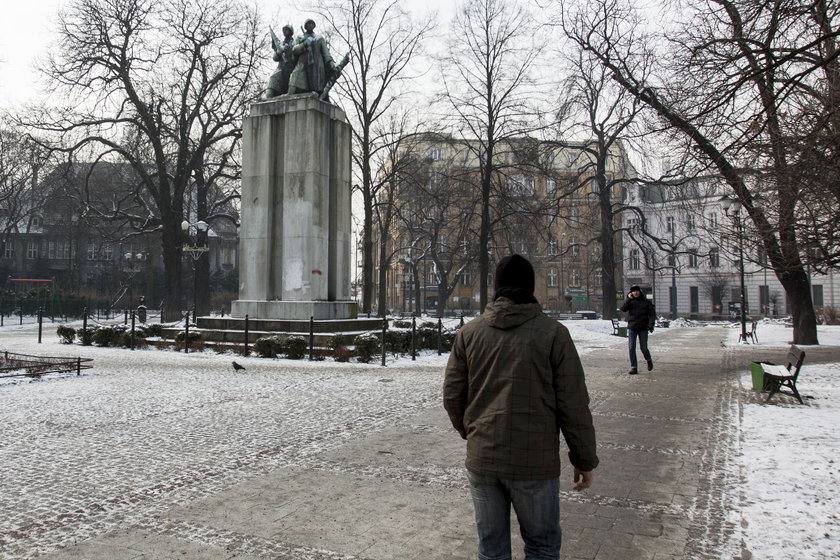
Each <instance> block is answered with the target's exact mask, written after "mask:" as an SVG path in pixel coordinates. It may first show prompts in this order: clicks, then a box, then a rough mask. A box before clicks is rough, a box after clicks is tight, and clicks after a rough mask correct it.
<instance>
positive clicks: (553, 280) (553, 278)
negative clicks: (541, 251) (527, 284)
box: [546, 268, 559, 288]
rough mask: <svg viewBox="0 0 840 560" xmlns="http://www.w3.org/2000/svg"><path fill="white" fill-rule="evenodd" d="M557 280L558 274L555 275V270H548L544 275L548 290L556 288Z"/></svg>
mask: <svg viewBox="0 0 840 560" xmlns="http://www.w3.org/2000/svg"><path fill="white" fill-rule="evenodd" d="M558 278H559V274H557V269H556V268H549V269H548V272H547V273H546V282H547V284H548V287H549V288H556V287H557V279H558Z"/></svg>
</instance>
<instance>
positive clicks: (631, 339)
mask: <svg viewBox="0 0 840 560" xmlns="http://www.w3.org/2000/svg"><path fill="white" fill-rule="evenodd" d="M636 337H638V338H639V348H640V349H641V351H642V356H644V357H645V360H648V361H650V350H648V347H647V339H648V332H647V331H634V330H633V329H627V347H628V348H630V367H632V368H637V367H638V365H639V362H638V361H637V360H636Z"/></svg>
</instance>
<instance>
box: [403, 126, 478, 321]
mask: <svg viewBox="0 0 840 560" xmlns="http://www.w3.org/2000/svg"><path fill="white" fill-rule="evenodd" d="M425 136H427V135H424V137H425ZM413 153H414V156H415V157H414V161H415V165H414V166H412V167H408V166H406V170H405V172H404V173H403V174H402V175H401V176H400V179H401V196H400V198H401V199H402V201H403V204H402V206H401V207H400V214H399V217H400V222H401V223H400V229H401V230H402V231H403V232H405V233H406V234H408V235H406V236H405V238H406V241H407V243H406V247H404V248H403V251H404V252H405V253H407V254H408V255H409V258H408V259H405V260H406V263H407V264H409V265H411V266H413V267H414V276H415V277H417V275H418V274H417V273H418V272H419V270H417V264H418V263H419V262H421V261H426V262H428V263H431V265H432V269H433V272H434V278H435V287H436V289H437V316H438V317H442V316H443V314H444V312H445V310H446V307H447V302H448V300H449V298H450V296H451V295H452V293H453V291H454V290H455V288H456V287H457V285H458V282H459V281H460V279H461V278H462V277H463V276H462V274H463V273H464V272H465V271H466V270H468V269H469V266H470V265H471V264H472V263H474V262H475V258H476V246H475V244H474V243H472V240H473V239H474V238H475V229H474V226H475V224H476V222H477V220H476V219H475V218H476V215H477V210H478V200H477V197H476V191H475V189H473V188H472V185H471V184H470V182H469V180H468V178H469V177H470V175H471V174H472V170H471V169H465V168H463V167H459V166H457V165H454V164H453V162H452V161H446V162H444V163H443V165H440V162H437V163H436V164H435V165H431V163H432V162H431V161H429V160H428V159H427V158H422V159H421V158H417V157H416V155H417V152H416V151H415V152H413ZM456 157H457V156H456ZM409 261H411V262H409ZM479 281H481V282H482V283H483V279H479ZM415 299H419V298H415ZM418 311H419V309H418Z"/></svg>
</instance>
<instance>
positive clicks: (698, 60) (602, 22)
mask: <svg viewBox="0 0 840 560" xmlns="http://www.w3.org/2000/svg"><path fill="white" fill-rule="evenodd" d="M681 14H682V18H683V23H682V24H679V25H676V26H675V28H674V29H668V28H667V26H662V29H663V36H650V35H647V36H646V35H643V34H642V33H641V32H640V30H639V29H640V28H639V26H638V24H637V23H636V22H637V21H638V20H637V18H636V16H635V14H634V12H633V11H632V10H630V9H628V8H627V7H626V5H625V4H624V3H623V2H621V1H619V0H599V1H598V2H596V3H595V4H594V5H593V4H592V3H589V4H588V5H587V10H579V11H577V12H576V13H575V17H576V18H578V19H577V20H576V21H575V22H574V24H573V25H572V22H570V21H569V20H568V19H567V20H566V21H565V22H564V23H565V24H566V28H567V29H576V30H577V31H576V32H573V33H572V34H571V35H572V37H573V38H574V40H575V41H576V42H577V43H578V44H579V45H580V46H581V47H582V48H584V49H585V50H587V51H588V52H590V53H592V54H593V55H595V56H596V57H597V58H598V60H599V61H600V63H601V64H602V65H603V66H604V67H605V68H607V69H608V70H609V71H610V72H611V73H612V77H613V79H614V80H615V81H616V82H617V83H619V84H620V85H621V86H622V87H623V88H625V89H626V90H627V91H628V92H630V93H631V94H632V95H633V96H635V97H636V98H637V99H639V100H640V101H642V102H643V103H645V104H646V105H647V106H648V107H649V108H650V109H652V110H653V111H655V113H656V114H657V115H658V116H659V117H660V118H661V120H662V121H663V122H664V123H666V124H667V125H668V126H670V127H672V128H673V129H674V130H675V131H678V132H679V133H680V134H681V135H682V138H683V139H685V140H686V141H687V142H689V143H690V144H691V145H692V146H693V148H694V150H693V154H694V157H695V158H696V164H697V167H699V168H703V167H709V168H712V169H714V170H716V172H717V173H719V174H720V175H721V176H722V177H723V178H724V179H725V181H726V182H727V184H728V185H729V187H730V188H731V190H732V192H733V193H734V195H735V196H736V197H737V199H738V200H739V202H740V203H741V204H742V205H743V208H744V211H745V213H746V215H747V216H748V217H749V220H750V221H751V223H752V225H753V227H754V230H755V233H756V234H757V235H758V237H759V238H760V239H761V243H762V245H763V248H764V250H765V252H766V254H767V256H768V259H769V262H770V263H771V265H772V268H773V270H774V271H775V273H776V275H777V277H778V278H779V281H780V282H781V284H782V285H783V286H784V288H785V291H786V292H787V294H788V297H789V299H790V302H791V309H792V315H793V322H794V342H795V343H798V344H816V343H817V331H816V315H815V313H814V308H813V303H812V300H811V292H810V284H809V280H808V275H807V273H806V271H805V266H804V262H803V257H804V256H805V255H808V258H809V259H810V260H811V262H813V263H814V265H815V266H817V264H816V263H817V262H818V261H821V265H819V266H822V263H824V264H825V266H831V262H832V260H834V259H836V254H837V232H836V228H826V227H825V224H826V223H836V222H837V219H838V218H839V217H840V215H838V213H840V210H838V208H840V206H838V204H837V203H836V201H837V194H838V193H837V187H836V185H837V175H836V173H835V172H834V170H835V169H836V166H837V164H836V159H837V158H836V151H837V142H836V138H837V131H838V124H840V114H838V107H839V106H838V103H837V100H838V91H840V89H839V88H838V85H840V82H838V79H840V78H838V76H840V73H838V61H837V53H838V50H837V44H836V42H837V36H838V29H837V25H836V18H837V6H836V5H834V4H831V3H826V2H821V1H820V2H813V3H801V2H797V1H795V0H784V1H781V2H774V3H764V2H754V1H752V0H711V1H710V2H697V3H688V4H685V5H683V6H682V11H681ZM666 34H667V36H666ZM662 41H667V44H668V48H667V51H666V52H664V53H659V57H658V58H657V61H658V64H657V68H656V69H655V72H654V74H655V78H654V77H652V76H644V75H640V74H639V73H638V72H637V70H636V68H635V64H636V61H638V60H639V59H640V58H649V57H650V55H651V53H652V52H653V47H654V45H656V44H659V43H661V42H662ZM823 168H824V169H825V170H826V171H827V173H824V172H823ZM819 200H823V201H826V202H817V201H819ZM809 249H810V250H809ZM821 255H822V257H823V258H822V259H820V256H821ZM830 255H833V256H830Z"/></svg>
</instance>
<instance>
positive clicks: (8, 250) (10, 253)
mask: <svg viewBox="0 0 840 560" xmlns="http://www.w3.org/2000/svg"><path fill="white" fill-rule="evenodd" d="M3 258H4V259H13V258H15V246H14V245H13V244H12V242H11V241H7V242H6V243H4V244H3Z"/></svg>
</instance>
